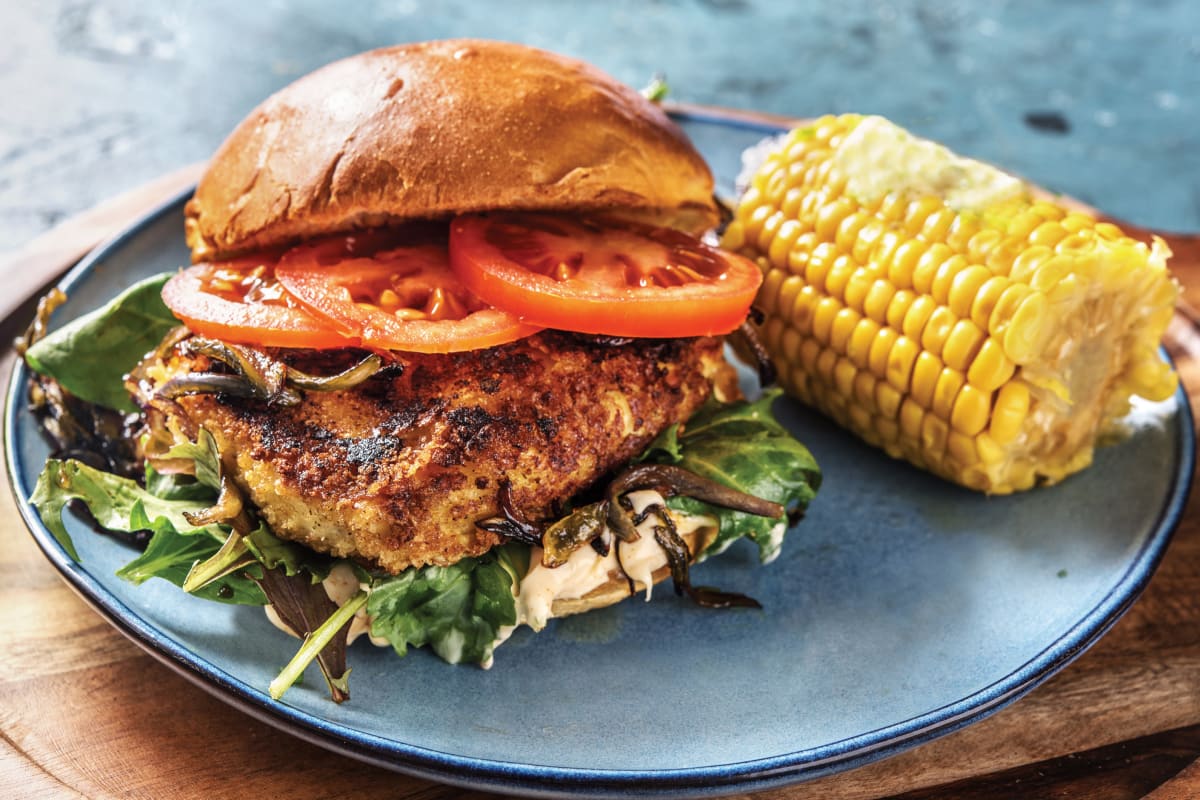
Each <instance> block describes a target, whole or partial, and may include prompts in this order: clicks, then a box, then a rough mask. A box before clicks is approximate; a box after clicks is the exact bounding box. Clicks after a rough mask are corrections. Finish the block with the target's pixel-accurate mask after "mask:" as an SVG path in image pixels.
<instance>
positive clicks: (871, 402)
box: [854, 369, 879, 414]
mask: <svg viewBox="0 0 1200 800" xmlns="http://www.w3.org/2000/svg"><path fill="white" fill-rule="evenodd" d="M878 384H879V381H877V380H875V376H874V375H872V374H871V373H869V372H867V371H866V370H862V369H860V370H859V371H858V373H857V374H856V375H855V376H854V402H856V403H858V404H859V406H860V407H862V408H865V409H866V410H867V411H870V412H871V413H872V414H875V413H877V412H878V408H877V407H876V405H875V387H876V386H877V385H878Z"/></svg>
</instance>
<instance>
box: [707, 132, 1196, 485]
mask: <svg viewBox="0 0 1200 800" xmlns="http://www.w3.org/2000/svg"><path fill="white" fill-rule="evenodd" d="M722 243H723V245H724V246H725V247H727V248H729V249H731V250H735V251H739V252H741V253H742V254H743V255H746V256H748V257H750V258H753V259H755V260H757V262H758V263H759V265H760V266H761V267H762V269H763V271H764V273H765V276H764V280H763V285H762V289H761V291H760V294H759V298H758V305H759V306H760V307H761V309H762V310H763V311H764V312H765V313H766V320H765V322H764V323H763V325H762V327H761V329H760V335H761V338H762V339H763V342H764V344H765V345H766V347H767V349H768V351H769V352H770V353H771V354H772V357H773V359H774V360H775V362H776V366H777V368H778V371H779V374H780V376H781V381H782V383H783V384H784V387H785V388H786V389H787V390H788V391H789V392H790V393H791V394H793V395H795V396H796V397H798V398H800V399H801V400H802V401H804V402H806V403H808V404H810V405H813V406H815V407H816V408H818V409H820V410H821V411H823V412H824V413H826V414H827V415H829V416H830V417H832V418H833V419H835V420H836V421H837V422H839V423H840V424H842V425H844V426H845V427H847V428H850V429H851V430H852V431H854V432H855V433H857V434H858V435H859V436H861V437H862V438H863V439H865V440H866V441H868V442H870V443H872V444H874V445H877V446H879V447H881V448H883V449H884V450H885V451H887V452H888V453H889V454H890V455H892V456H894V457H897V458H905V459H907V460H908V461H910V462H912V463H913V464H916V465H917V466H920V467H923V468H926V469H929V470H931V471H932V472H935V473H937V474H938V475H941V476H942V477H945V478H948V479H950V480H952V481H955V482H957V483H960V484H962V485H965V486H968V487H971V488H974V489H979V490H983V491H987V492H991V493H998V494H999V493H1008V492H1012V491H1014V490H1022V489H1027V488H1029V487H1031V486H1033V485H1035V484H1039V483H1042V484H1048V483H1054V482H1057V481H1059V480H1061V479H1062V478H1064V477H1065V476H1067V475H1069V474H1071V473H1073V472H1075V471H1077V470H1080V469H1082V468H1084V467H1086V466H1087V465H1088V464H1090V463H1091V460H1092V453H1093V448H1094V446H1095V443H1096V441H1097V439H1098V438H1099V437H1100V436H1102V435H1104V434H1106V433H1108V432H1110V431H1111V430H1113V429H1114V428H1115V426H1116V420H1118V419H1119V418H1120V417H1121V416H1123V415H1124V414H1125V413H1126V412H1127V411H1128V410H1129V407H1130V398H1131V396H1132V395H1140V396H1142V397H1146V398H1149V399H1152V400H1161V399H1166V398H1167V397H1170V395H1171V394H1172V393H1173V392H1174V391H1175V388H1176V385H1177V379H1176V376H1175V375H1174V373H1172V372H1171V370H1170V369H1169V368H1168V367H1167V365H1166V364H1165V363H1163V362H1162V361H1161V360H1160V359H1159V357H1158V354H1157V348H1158V345H1159V341H1160V339H1161V337H1162V335H1163V332H1164V331H1165V329H1166V326H1167V324H1168V322H1169V321H1170V319H1171V315H1172V311H1173V307H1174V301H1175V296H1176V293H1177V287H1176V285H1175V283H1174V281H1173V280H1172V279H1171V277H1170V275H1169V273H1168V272H1167V269H1166V263H1165V262H1166V257H1167V256H1168V255H1169V251H1168V250H1167V248H1166V245H1165V244H1164V243H1163V242H1161V241H1159V240H1155V241H1154V242H1153V243H1152V244H1150V245H1147V244H1144V243H1141V242H1137V241H1134V240H1133V239H1130V238H1128V237H1126V236H1125V235H1124V234H1123V233H1122V232H1121V230H1120V229H1118V228H1117V227H1116V226H1114V225H1111V224H1107V223H1097V222H1096V221H1095V220H1094V219H1092V218H1091V217H1088V216H1086V215H1084V214H1081V213H1077V212H1074V211H1069V210H1067V209H1064V208H1062V207H1060V206H1059V205H1056V204H1054V203H1052V202H1047V201H1044V200H1038V199H1035V198H1034V196H1033V194H1032V192H1031V190H1030V188H1029V187H1028V186H1026V185H1025V184H1022V183H1021V182H1020V181H1018V180H1017V179H1015V178H1013V177H1011V176H1008V175H1006V174H1005V173H1002V172H1000V171H999V170H996V169H995V168H993V167H990V166H987V165H984V164H981V163H979V162H975V161H970V160H968V159H964V158H960V157H958V156H955V155H953V154H952V153H950V152H949V151H948V150H946V149H945V148H942V147H940V146H938V145H935V144H933V143H931V142H927V141H924V140H920V139H917V138H915V137H913V136H911V135H910V134H908V133H906V132H905V131H903V130H902V129H900V128H898V127H896V126H894V125H892V124H891V123H889V122H887V121H886V120H883V119H881V118H878V117H860V116H857V115H845V116H841V117H825V118H822V119H820V120H818V121H817V122H816V123H814V124H813V125H812V126H810V127H806V128H799V129H796V130H793V131H792V132H791V133H790V134H789V135H787V136H786V137H785V139H784V140H783V141H782V143H781V144H780V145H779V146H778V147H777V148H776V149H775V150H774V151H773V152H771V153H770V154H769V155H768V156H767V157H766V159H765V161H764V162H763V164H762V165H761V167H760V168H759V169H758V170H757V171H756V172H755V173H754V175H753V178H752V180H751V183H750V186H749V188H748V189H747V191H746V193H745V195H744V196H743V198H742V200H741V202H740V204H739V206H738V209H737V212H736V215H735V218H734V220H733V221H732V222H731V223H730V225H729V227H728V228H727V230H726V232H725V235H724V240H723V242H722Z"/></svg>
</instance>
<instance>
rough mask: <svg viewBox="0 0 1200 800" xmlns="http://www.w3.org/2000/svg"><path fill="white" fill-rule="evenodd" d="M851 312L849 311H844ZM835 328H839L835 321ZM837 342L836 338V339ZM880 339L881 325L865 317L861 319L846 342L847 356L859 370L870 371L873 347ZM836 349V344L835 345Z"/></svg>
mask: <svg viewBox="0 0 1200 800" xmlns="http://www.w3.org/2000/svg"><path fill="white" fill-rule="evenodd" d="M844 310H845V311H849V309H844ZM834 327H835V328H836V327H837V323H836V321H835V323H834ZM834 338H835V341H836V336H835V337H834ZM878 338H879V323H877V322H875V321H874V320H872V319H867V318H865V317H863V318H860V319H859V320H858V322H857V323H856V324H855V326H854V331H853V332H852V333H851V334H850V339H849V341H848V342H846V351H845V352H846V355H847V357H849V359H850V360H851V361H853V362H854V364H855V366H857V367H858V368H859V369H864V370H865V369H868V368H869V366H870V361H871V345H872V344H874V342H875V340H876V339H878ZM834 346H835V347H836V344H835V345H834Z"/></svg>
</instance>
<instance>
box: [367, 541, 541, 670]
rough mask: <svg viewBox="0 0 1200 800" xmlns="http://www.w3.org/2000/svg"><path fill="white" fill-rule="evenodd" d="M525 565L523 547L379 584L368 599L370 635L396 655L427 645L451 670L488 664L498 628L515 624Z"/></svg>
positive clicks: (416, 570) (526, 558)
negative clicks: (516, 592) (518, 582)
mask: <svg viewBox="0 0 1200 800" xmlns="http://www.w3.org/2000/svg"><path fill="white" fill-rule="evenodd" d="M528 561H529V548H528V547H527V546H525V545H520V544H507V545H502V546H501V547H498V548H495V549H493V550H491V551H490V552H488V553H487V554H485V555H483V556H480V557H478V558H465V559H463V560H462V561H459V562H458V563H457V564H454V565H452V566H449V567H437V566H428V567H420V568H416V567H413V568H410V569H407V570H405V571H404V572H402V573H400V574H399V575H396V576H392V577H385V578H377V579H376V580H375V582H374V583H373V585H372V586H371V593H370V595H368V596H367V613H368V614H369V615H370V617H371V635H373V636H379V637H382V638H384V639H387V641H389V642H390V643H391V645H392V647H393V648H394V649H395V650H396V652H397V653H398V654H400V655H404V654H405V653H407V652H408V647H409V646H410V645H411V646H413V647H423V646H425V645H429V646H431V647H432V648H433V651H434V652H435V653H437V654H438V655H439V656H441V657H442V658H443V659H445V660H446V661H449V662H450V663H451V664H459V663H464V662H466V663H486V662H487V661H488V660H489V659H490V658H491V656H492V650H493V648H494V647H495V642H496V638H497V636H498V635H499V632H500V627H501V626H502V625H516V624H517V606H516V600H515V599H514V598H513V593H512V586H513V580H514V579H515V576H516V575H523V574H524V573H525V569H527V568H528Z"/></svg>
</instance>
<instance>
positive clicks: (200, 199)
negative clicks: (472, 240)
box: [185, 39, 716, 261]
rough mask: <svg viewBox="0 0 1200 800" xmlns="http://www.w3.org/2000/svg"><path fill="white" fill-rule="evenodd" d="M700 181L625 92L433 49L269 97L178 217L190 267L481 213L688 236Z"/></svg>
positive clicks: (710, 218)
mask: <svg viewBox="0 0 1200 800" xmlns="http://www.w3.org/2000/svg"><path fill="white" fill-rule="evenodd" d="M712 189H713V182H712V175H711V173H710V172H709V170H708V167H707V166H706V165H705V163H704V161H703V159H702V158H701V157H700V155H699V154H698V153H697V152H696V150H695V149H694V148H693V147H692V145H691V144H690V143H689V142H688V141H687V139H686V138H685V137H684V135H683V134H682V132H680V131H679V129H678V128H677V127H676V126H675V125H674V124H673V123H672V122H671V121H670V120H669V119H668V118H667V116H666V114H664V113H663V111H662V110H661V109H660V108H658V107H657V106H656V105H655V104H653V103H651V102H649V101H647V100H646V99H645V98H643V97H642V96H641V95H640V94H639V93H638V92H636V91H634V90H633V89H630V88H629V87H627V86H625V85H623V84H621V83H618V82H617V81H616V80H614V79H613V78H611V77H609V76H608V75H606V74H604V73H603V72H601V71H599V70H598V69H596V68H594V67H591V66H589V65H587V64H585V63H583V62H581V61H576V60H574V59H570V58H564V57H562V56H558V55H554V54H552V53H547V52H545V51H542V50H536V49H533V48H529V47H524V46H521V45H515V44H508V43H503V42H493V41H482V40H468V39H458V40H447V41H439V42H425V43H421V44H410V45H402V46H399V47H390V48H385V49H381V50H374V51H371V52H368V53H363V54H361V55H357V56H354V57H352V58H348V59H345V60H343V61H338V62H335V63H333V64H330V65H328V66H326V67H323V68H322V69H319V70H317V71H316V72H313V73H311V74H310V75H307V76H305V77H303V78H301V79H300V80H298V81H296V82H295V83H293V84H291V85H290V86H287V87H285V88H284V89H282V90H281V91H279V92H278V93H276V94H274V95H272V96H271V97H269V98H268V99H267V100H266V101H265V102H263V103H262V105H260V106H259V107H258V108H256V109H255V110H254V111H253V112H251V114H250V116H248V117H247V118H246V119H245V120H243V121H242V123H241V124H240V125H239V126H238V127H237V128H236V129H235V130H234V131H233V133H232V134H231V135H230V136H229V138H228V139H226V140H225V142H224V144H222V145H221V147H220V149H219V150H218V151H217V153H216V155H215V156H214V157H213V160H212V162H211V163H210V164H209V168H208V171H207V172H206V173H205V175H204V177H203V178H202V179H201V181H200V185H199V186H198V187H197V189H196V194H195V197H193V198H192V200H191V201H190V202H189V203H188V205H187V208H186V212H185V213H186V231H187V241H188V245H189V246H190V247H191V248H192V257H193V259H194V260H196V261H205V260H212V259H217V258H223V257H226V256H230V255H234V254H237V253H241V252H245V251H248V250H253V249H260V248H264V247H270V246H274V245H281V244H286V243H290V242H293V241H297V240H300V239H303V238H307V237H311V236H316V235H320V234H326V233H334V232H340V231H346V230H351V229H355V228H362V227H371V226H377V225H387V224H392V223H396V222H401V221H404V220H408V219H414V218H430V217H443V216H449V215H451V214H455V213H465V212H472V211H484V210H489V209H500V208H506V209H527V210H565V211H574V210H580V211H616V212H619V213H624V214H626V215H633V216H636V217H640V218H642V219H647V220H650V221H656V222H659V223H661V224H670V225H674V226H676V227H682V228H687V229H690V230H693V231H698V230H701V229H703V228H705V227H707V226H709V225H711V224H712V223H713V222H715V220H716V210H715V207H714V205H713V201H712Z"/></svg>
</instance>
